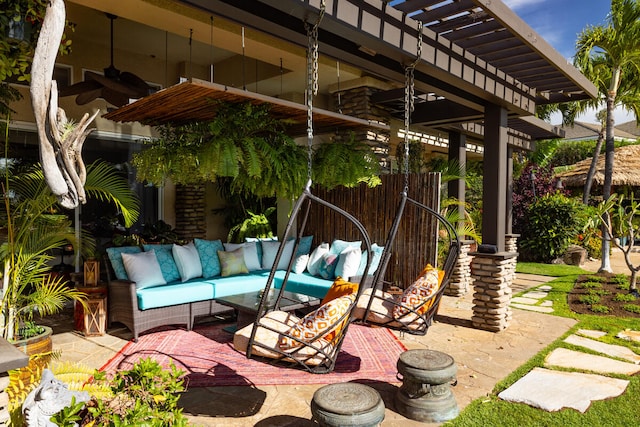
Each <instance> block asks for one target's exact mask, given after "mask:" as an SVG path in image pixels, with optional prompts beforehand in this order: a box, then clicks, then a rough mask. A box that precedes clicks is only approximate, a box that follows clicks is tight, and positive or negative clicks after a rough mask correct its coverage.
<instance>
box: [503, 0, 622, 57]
mask: <svg viewBox="0 0 640 427" xmlns="http://www.w3.org/2000/svg"><path fill="white" fill-rule="evenodd" d="M503 2H504V3H505V4H506V5H507V6H509V7H510V8H511V9H512V10H513V11H514V12H515V13H516V14H517V15H518V16H519V17H520V18H522V20H523V21H525V22H526V23H527V24H529V25H530V26H531V27H532V28H533V29H534V30H535V31H536V32H537V33H538V34H540V35H541V36H542V38H544V39H545V40H546V41H547V42H548V43H549V44H550V45H551V46H553V47H554V48H555V49H556V50H557V51H558V52H560V53H561V54H562V55H563V56H565V57H566V58H567V59H571V58H572V57H573V54H574V52H575V45H576V39H577V38H578V34H579V33H580V32H581V31H582V30H583V29H584V28H585V27H587V26H588V25H604V24H605V20H606V17H607V14H608V13H609V10H610V9H611V2H610V0H503Z"/></svg>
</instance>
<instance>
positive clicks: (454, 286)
mask: <svg viewBox="0 0 640 427" xmlns="http://www.w3.org/2000/svg"><path fill="white" fill-rule="evenodd" d="M473 243H475V241H474V240H461V241H460V256H459V257H458V261H456V265H455V267H454V268H453V273H451V280H449V286H447V290H446V291H445V292H444V294H445V295H448V296H452V297H461V296H462V295H466V294H467V292H469V287H470V286H471V259H472V257H471V255H469V252H470V250H471V245H472V244H473Z"/></svg>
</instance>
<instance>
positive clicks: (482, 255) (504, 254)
mask: <svg viewBox="0 0 640 427" xmlns="http://www.w3.org/2000/svg"><path fill="white" fill-rule="evenodd" d="M469 255H472V256H474V257H478V258H492V259H497V260H501V259H510V258H515V257H517V256H518V255H519V253H518V252H496V253H495V254H487V253H484V252H469Z"/></svg>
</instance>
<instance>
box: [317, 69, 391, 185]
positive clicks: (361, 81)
mask: <svg viewBox="0 0 640 427" xmlns="http://www.w3.org/2000/svg"><path fill="white" fill-rule="evenodd" d="M389 89H391V86H390V85H389V84H388V83H385V82H382V81H380V80H377V79H374V78H373V77H361V78H358V79H354V80H350V81H347V82H344V83H341V84H340V85H338V84H333V85H331V86H330V87H329V92H330V93H331V94H332V95H333V101H334V104H335V106H334V110H335V111H337V112H339V113H340V114H345V115H347V116H352V117H357V118H359V119H364V120H371V121H375V122H380V123H389V122H390V120H391V117H390V114H389V112H388V111H387V110H385V109H384V108H381V107H380V106H379V105H378V104H376V103H375V102H373V101H372V97H373V96H374V95H375V94H376V93H377V92H381V91H387V90H389ZM352 137H353V138H355V140H356V141H362V142H365V143H366V144H367V145H369V146H370V147H371V150H372V151H373V153H374V154H375V155H376V157H377V158H378V160H379V161H380V166H381V167H382V170H383V171H384V172H389V171H390V170H391V162H390V157H393V154H392V153H390V152H389V149H390V147H389V142H390V133H389V132H388V131H381V130H373V129H356V130H355V131H354V130H351V129H349V130H341V129H336V133H335V136H334V142H340V141H348V140H350V139H351V138H352Z"/></svg>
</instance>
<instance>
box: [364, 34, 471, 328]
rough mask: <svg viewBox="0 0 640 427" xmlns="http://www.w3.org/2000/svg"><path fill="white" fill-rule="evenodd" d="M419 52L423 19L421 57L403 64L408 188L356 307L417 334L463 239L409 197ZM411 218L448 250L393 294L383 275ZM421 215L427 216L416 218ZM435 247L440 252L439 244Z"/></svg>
mask: <svg viewBox="0 0 640 427" xmlns="http://www.w3.org/2000/svg"><path fill="white" fill-rule="evenodd" d="M421 54H422V23H421V22H418V47H417V58H416V60H415V62H414V63H412V64H411V65H409V66H407V67H406V68H405V100H404V104H405V111H404V116H405V117H404V125H405V132H404V159H403V160H404V161H403V167H404V174H405V184H404V189H403V191H402V193H401V194H400V203H399V206H398V210H397V212H396V216H395V218H394V221H393V223H392V226H391V229H390V231H389V233H388V235H387V240H386V242H385V247H384V250H383V252H382V255H381V258H380V267H379V268H378V269H377V270H376V272H375V274H374V277H373V286H372V287H371V288H369V289H366V290H364V291H363V294H362V295H361V296H360V298H359V299H358V303H357V308H356V310H355V312H354V319H356V320H358V321H360V322H362V323H365V324H369V325H377V326H384V327H388V328H391V329H396V330H399V331H403V332H408V333H411V334H414V335H424V334H426V333H427V329H428V328H429V326H430V325H431V322H432V320H433V317H434V315H435V314H436V313H437V310H438V307H439V304H440V299H441V298H442V295H443V294H444V291H445V290H446V287H447V286H448V284H449V280H450V278H451V274H452V272H453V269H454V267H455V265H456V262H457V259H458V256H459V254H460V240H459V238H458V234H457V232H456V229H455V228H454V227H453V225H452V224H451V223H450V222H449V221H447V219H446V218H444V217H443V216H442V215H441V214H440V213H438V212H436V211H435V210H434V209H432V208H430V207H428V206H426V205H425V204H423V203H421V202H420V201H418V200H415V199H412V198H411V197H409V128H410V117H411V113H412V112H413V110H414V70H415V67H416V65H417V63H418V61H419V59H420V57H421ZM409 209H411V210H413V212H412V215H410V216H409V215H408V214H407V210H409ZM409 217H412V218H414V219H413V222H414V223H418V224H423V225H425V226H424V227H422V228H420V229H419V231H418V232H421V233H433V232H436V233H437V234H438V240H439V241H440V242H442V245H443V246H444V250H442V251H440V253H439V254H435V253H434V254H432V256H431V257H429V258H430V259H428V260H423V264H421V265H420V267H424V269H423V270H422V272H421V273H420V274H419V275H418V277H417V279H416V280H415V282H414V283H412V284H410V286H408V287H407V288H406V289H405V290H404V292H403V293H402V295H398V294H395V295H394V294H391V293H389V292H385V291H384V289H387V288H388V287H389V286H390V285H393V283H388V282H385V281H384V278H385V274H386V272H387V267H388V265H389V262H390V260H391V255H392V252H393V244H394V242H395V240H396V238H397V235H398V231H399V229H400V228H401V226H402V225H403V221H407V219H408V218H409ZM419 217H421V218H426V219H425V220H418V219H416V218H419ZM434 221H435V224H434ZM405 238H406V237H405ZM433 251H434V252H437V251H436V249H435V248H433ZM416 262H417V261H416Z"/></svg>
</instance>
